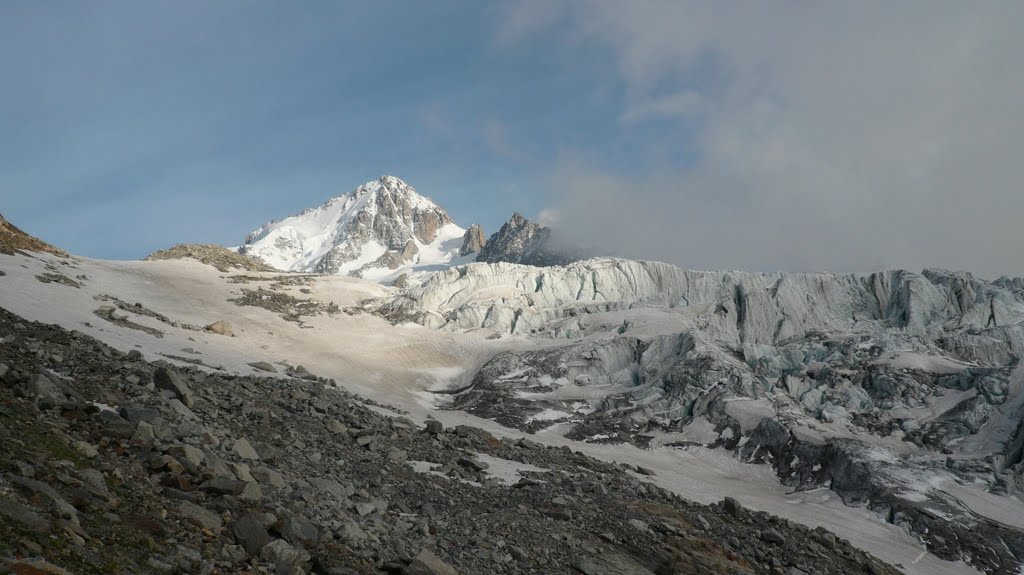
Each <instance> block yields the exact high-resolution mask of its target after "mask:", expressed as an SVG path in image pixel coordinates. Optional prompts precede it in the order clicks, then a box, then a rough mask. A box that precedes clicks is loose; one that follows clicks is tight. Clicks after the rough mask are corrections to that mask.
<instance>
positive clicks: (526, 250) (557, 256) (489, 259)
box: [476, 212, 590, 266]
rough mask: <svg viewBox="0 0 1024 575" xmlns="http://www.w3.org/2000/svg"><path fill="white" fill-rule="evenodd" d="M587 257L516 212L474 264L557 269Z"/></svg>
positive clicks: (481, 251) (583, 251)
mask: <svg viewBox="0 0 1024 575" xmlns="http://www.w3.org/2000/svg"><path fill="white" fill-rule="evenodd" d="M588 257H590V255H588V253H587V252H586V251H585V250H583V249H581V248H579V247H575V246H572V245H570V244H569V243H568V242H564V241H559V240H558V239H557V236H553V231H552V229H551V228H549V227H547V226H542V225H540V224H536V223H534V222H531V221H530V220H527V219H526V218H524V217H523V215H522V214H520V213H518V212H516V213H515V214H513V215H512V217H511V218H510V219H509V220H508V221H507V222H505V224H504V225H502V226H501V229H500V230H498V231H497V232H495V233H494V234H493V235H492V236H491V237H490V238H489V239H488V240H487V243H486V245H484V246H483V247H482V249H480V253H479V254H478V255H477V257H476V261H478V262H484V263H497V262H508V263H513V264H523V265H528V266H559V265H565V264H569V263H572V262H575V261H579V260H583V259H586V258H588Z"/></svg>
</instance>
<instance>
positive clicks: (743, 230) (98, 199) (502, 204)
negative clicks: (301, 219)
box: [0, 0, 1024, 277]
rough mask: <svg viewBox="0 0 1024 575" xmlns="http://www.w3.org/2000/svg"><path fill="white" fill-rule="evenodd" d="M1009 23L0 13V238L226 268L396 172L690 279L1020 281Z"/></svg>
mask: <svg viewBox="0 0 1024 575" xmlns="http://www.w3.org/2000/svg"><path fill="white" fill-rule="evenodd" d="M1021 23H1024V3H1021V2H1016V1H1008V2H999V1H994V0H993V1H987V0H979V1H978V2H970V3H967V2H946V1H943V0H923V1H919V0H907V1H904V2H899V3H892V2H875V1H871V0H865V1H862V2H847V3H838V2H837V3H808V2H801V1H796V0H794V1H787V0H775V1H772V2H749V3H739V2H737V3H729V2H715V1H707V2H698V1H682V0H673V1H666V2H660V1H653V0H651V1H639V0H638V1H632V2H619V1H606V0H589V1H587V2H579V1H571V0H565V1H562V0H537V1H532V0H529V1H522V2H513V1H502V2H499V1H478V0H473V1H469V0H467V1H459V2H456V1H447V0H438V1H433V2H412V1H391V0H383V1H375V2H361V3H360V2H328V1H324V2H316V1H307V2H302V3H287V4H286V3H279V2H264V1H259V0H247V1H234V0H219V1H218V2H205V1H191V0H183V1H176V2H158V1H153V2H132V1H116V2H115V1H104V0H97V1H95V2H57V1H49V0H40V1H38V2H5V3H0V78H2V81H0V127H2V137H0V213H3V214H4V215H5V216H6V217H8V219H10V220H11V221H12V222H14V223H15V224H16V225H18V226H20V227H22V228H23V229H25V230H26V231H29V232H31V233H33V234H35V235H38V236H41V237H42V238H44V239H46V240H47V241H50V242H52V243H54V244H56V245H59V246H61V247H63V248H65V249H68V250H70V251H72V252H74V253H78V254H81V255H85V256H91V257H99V258H112V259H127V258H139V257H143V256H145V255H146V254H147V253H149V252H152V251H154V250H156V249H160V248H164V247H168V246H170V245H172V244H175V243H180V242H213V243H219V244H223V245H237V244H239V243H240V242H241V241H242V240H243V238H244V237H245V234H246V233H247V232H248V231H250V230H252V229H254V228H256V227H258V226H259V225H260V224H262V223H263V222H265V221H268V220H271V219H279V218H282V217H285V216H287V215H290V214H293V213H295V212H298V211H301V210H302V209H304V208H307V207H312V206H315V205H318V204H320V203H322V202H323V201H324V200H326V199H327V198H329V197H332V196H336V195H339V194H341V193H344V192H347V191H350V190H352V189H354V188H355V187H357V186H358V185H359V184H361V183H363V182H365V181H368V180H371V179H375V178H377V177H378V176H380V175H383V174H390V175H396V176H399V177H401V178H403V179H404V180H406V181H407V182H409V183H410V184H411V185H413V186H414V187H415V188H416V189H417V190H418V191H420V192H421V193H423V194H424V195H427V196H429V197H431V198H433V199H434V200H435V201H437V202H438V203H439V204H440V205H442V206H443V207H445V208H446V209H447V210H448V211H449V212H450V213H451V215H452V216H453V217H454V218H455V220H456V221H457V222H458V223H460V224H461V225H463V226H468V225H469V224H470V223H474V222H477V223H481V224H482V225H483V226H484V229H485V230H486V231H487V232H488V233H490V232H493V231H496V229H497V228H498V227H499V226H500V225H501V223H502V222H504V221H505V220H507V219H508V217H509V216H510V215H511V214H512V213H513V212H514V211H520V212H522V213H523V214H525V215H526V216H527V217H531V218H539V219H541V220H543V221H544V222H546V223H551V224H552V225H555V226H557V227H559V228H560V229H562V230H563V232H564V233H565V234H566V235H568V236H570V237H573V238H575V239H576V240H577V241H579V242H582V243H586V244H589V245H595V246H599V247H601V248H603V249H607V250H611V251H613V252H614V253H618V254H620V255H624V256H628V257H640V258H649V259H658V260H662V261H669V262H672V263H675V264H678V265H682V266H685V267H692V268H702V269H750V270H755V271H773V270H778V269H782V270H794V271H804V270H832V271H855V272H865V271H873V270H877V269H883V268H895V267H904V268H910V269H922V268H925V267H943V268H950V269H965V270H971V271H974V272H976V273H978V274H979V275H982V276H990V277H995V276H998V275H1002V274H1007V275H1016V276H1024V249H1022V248H1024V226H1022V225H1021V223H1020V222H1021V219H1022V215H1024V171H1022V169H1021V164H1022V163H1024V106H1022V105H1021V103H1020V102H1021V101H1024V35H1022V34H1020V28H1021Z"/></svg>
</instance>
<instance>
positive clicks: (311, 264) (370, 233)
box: [239, 176, 465, 279]
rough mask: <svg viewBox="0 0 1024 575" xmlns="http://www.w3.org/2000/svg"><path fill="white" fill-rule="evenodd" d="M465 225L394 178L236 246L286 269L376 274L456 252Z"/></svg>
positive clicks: (447, 258) (441, 260)
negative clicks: (458, 223) (457, 222)
mask: <svg viewBox="0 0 1024 575" xmlns="http://www.w3.org/2000/svg"><path fill="white" fill-rule="evenodd" d="M464 234H465V230H464V229H462V228H460V227H459V226H458V225H456V224H455V222H453V221H452V219H451V217H450V216H449V215H448V212H446V211H445V210H444V209H443V208H441V207H440V206H438V205H437V204H435V203H434V202H433V201H432V200H430V199H429V198H426V197H424V196H421V195H420V194H419V193H417V192H416V190H415V189H414V188H413V187H412V186H410V185H409V184H407V183H405V182H404V181H402V180H401V179H399V178H396V177H394V176H381V177H380V178H378V179H377V180H373V181H370V182H367V183H365V184H363V185H361V186H359V187H358V188H356V189H355V190H353V191H351V192H349V193H346V194H342V195H340V196H337V197H334V198H331V199H329V200H327V201H326V202H324V203H323V204H322V205H320V206H318V207H315V208H310V209H307V210H305V211H303V212H302V213H300V214H297V215H294V216H291V217H288V218H285V219H283V220H280V221H273V222H270V223H267V224H264V225H263V226H261V227H260V228H259V229H257V230H255V231H253V232H252V233H250V234H249V235H248V236H247V237H246V239H245V244H244V245H243V246H242V247H241V248H239V251H240V252H241V253H243V254H247V255H252V256H256V257H259V258H261V259H262V260H263V261H265V262H267V263H268V264H270V265H271V266H274V267H276V268H278V269H282V270H287V271H303V272H317V273H325V274H338V275H357V276H363V277H369V278H373V279H383V278H385V277H388V276H394V275H398V274H399V273H401V272H402V271H403V270H405V269H409V268H412V267H418V266H430V265H439V264H446V263H454V262H452V260H453V258H457V257H459V253H458V252H459V248H460V246H461V244H462V239H463V235H464Z"/></svg>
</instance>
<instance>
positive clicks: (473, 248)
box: [459, 224, 487, 256]
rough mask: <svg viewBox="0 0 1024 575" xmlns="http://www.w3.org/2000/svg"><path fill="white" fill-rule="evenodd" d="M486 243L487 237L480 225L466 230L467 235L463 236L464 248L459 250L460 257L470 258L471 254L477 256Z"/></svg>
mask: <svg viewBox="0 0 1024 575" xmlns="http://www.w3.org/2000/svg"><path fill="white" fill-rule="evenodd" d="M486 243H487V237H486V236H485V235H484V229H483V228H482V227H480V224H473V225H471V226H469V228H467V229H466V233H465V234H464V235H463V236H462V247H461V248H459V255H460V256H468V255H469V254H475V253H477V252H479V251H480V249H481V248H483V247H484V245H485V244H486Z"/></svg>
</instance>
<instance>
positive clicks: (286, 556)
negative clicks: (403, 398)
mask: <svg viewBox="0 0 1024 575" xmlns="http://www.w3.org/2000/svg"><path fill="white" fill-rule="evenodd" d="M0 341H2V342H3V345H2V346H0V445H2V449H0V562H2V563H3V565H4V566H5V568H6V569H7V570H9V571H12V572H15V573H35V572H47V573H61V572H64V570H68V571H70V572H75V573H174V572H188V573H226V572H241V571H248V572H259V573H279V574H292V575H294V574H298V573H329V574H350V573H382V572H388V573H406V574H418V575H422V574H434V575H440V574H451V573H584V574H587V575H612V574H619V575H651V574H661V573H772V574H786V575H799V574H801V573H812V572H813V573H826V574H827V573H873V574H889V573H893V574H894V573H897V571H896V570H894V569H893V568H891V567H888V566H886V565H884V564H882V563H880V562H878V561H877V560H874V559H872V558H871V557H869V556H868V555H866V554H865V553H863V552H861V551H858V550H855V549H853V548H852V547H850V546H849V545H848V544H847V543H846V542H844V541H842V540H841V539H838V538H836V537H835V536H834V535H832V534H830V533H828V532H825V531H823V530H810V529H807V528H805V527H801V526H799V525H794V524H792V523H789V522H787V521H782V520H779V519H777V518H774V517H771V516H769V515H767V514H764V513H758V512H752V511H749V510H746V509H744V508H743V507H742V506H740V505H739V504H738V503H737V502H735V501H733V500H729V499H727V500H725V501H724V502H722V503H720V504H717V505H712V506H701V505H696V504H692V503H689V502H687V501H685V500H682V499H680V498H679V497H678V496H675V495H672V494H670V493H667V492H665V491H663V490H661V489H659V488H656V487H654V486H652V485H650V484H647V483H645V482H643V481H641V478H642V476H643V475H642V474H638V473H637V471H641V472H645V473H646V471H645V470H631V469H627V468H624V467H622V466H619V465H613V464H608V463H603V462H599V461H595V460H593V459H590V458H587V457H585V456H582V455H581V454H579V453H574V452H572V451H571V450H569V449H566V448H550V447H547V448H545V447H542V446H540V445H538V444H535V443H533V442H530V441H527V440H518V441H516V440H508V439H497V438H495V437H493V436H491V435H489V434H488V433H486V432H484V431H481V430H479V429H475V428H472V427H466V426H460V427H455V428H445V427H444V426H443V425H441V424H440V423H439V422H437V421H427V424H426V426H425V427H419V426H417V425H415V424H414V423H413V422H411V421H409V420H408V419H405V418H404V417H401V416H400V415H398V414H394V415H393V416H385V415H382V414H381V413H380V411H381V409H382V408H381V407H380V406H372V405H369V402H367V401H366V400H362V399H360V398H358V397H356V396H352V395H350V394H349V393H347V392H345V391H343V390H341V389H339V388H338V387H336V386H335V385H334V384H333V382H331V381H328V380H324V379H322V378H319V377H317V376H315V375H313V374H311V373H309V372H308V371H306V370H304V369H302V368H301V367H298V366H281V367H282V368H287V369H283V371H285V372H286V373H287V375H282V376H278V377H254V376H238V375H234V374H229V373H223V372H219V373H211V372H207V371H202V370H198V369H196V368H191V367H186V368H181V367H176V366H172V365H170V364H167V363H165V362H162V361H157V362H149V361H147V360H146V358H145V357H143V355H142V354H141V353H139V352H138V351H136V350H132V351H129V352H128V353H123V352H121V351H118V350H115V349H112V348H110V347H108V346H106V345H104V344H102V343H99V342H97V341H95V340H93V339H91V338H89V337H87V336H84V335H82V334H80V333H77V332H68V331H66V330H63V329H61V328H58V327H55V326H50V325H44V324H38V323H33V322H28V321H24V320H22V319H20V318H18V317H16V316H14V315H12V314H10V313H7V312H6V311H3V310H0ZM260 369H261V370H263V371H272V370H274V369H275V368H274V366H273V365H271V364H265V365H262V366H261V367H260ZM496 468H504V469H505V471H504V472H501V473H499V472H494V473H492V470H494V469H496ZM509 470H512V471H513V472H512V473H509Z"/></svg>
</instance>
